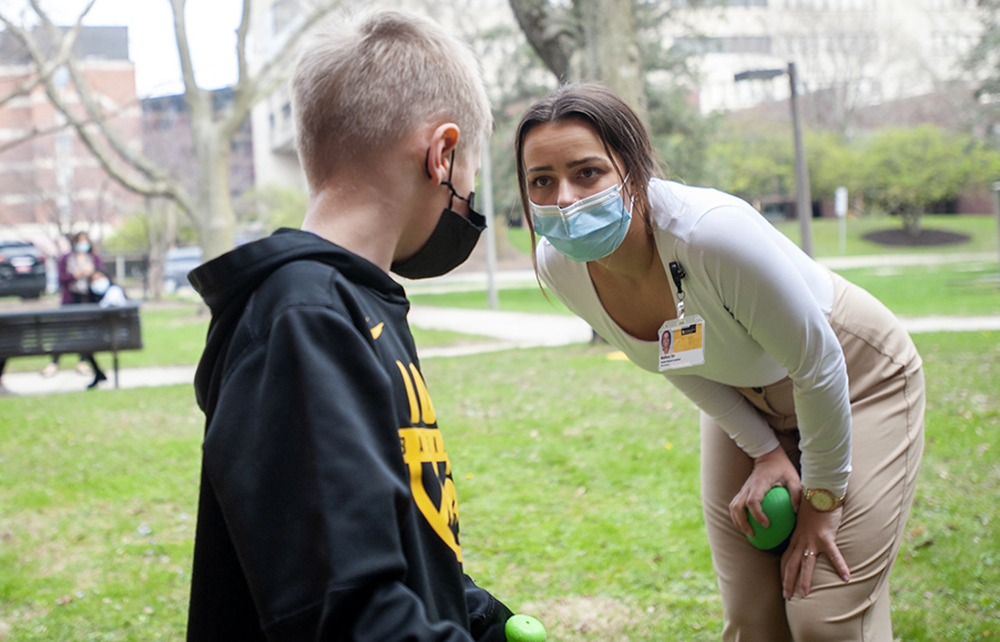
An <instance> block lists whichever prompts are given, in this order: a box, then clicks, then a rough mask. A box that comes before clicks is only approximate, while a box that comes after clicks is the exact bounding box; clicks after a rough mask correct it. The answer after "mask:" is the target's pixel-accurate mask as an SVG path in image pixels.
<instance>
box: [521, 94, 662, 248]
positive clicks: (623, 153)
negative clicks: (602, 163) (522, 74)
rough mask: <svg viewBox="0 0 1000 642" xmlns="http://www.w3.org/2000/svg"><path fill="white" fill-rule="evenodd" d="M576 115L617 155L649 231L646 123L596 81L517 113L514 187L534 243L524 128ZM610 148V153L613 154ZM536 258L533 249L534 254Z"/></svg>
mask: <svg viewBox="0 0 1000 642" xmlns="http://www.w3.org/2000/svg"><path fill="white" fill-rule="evenodd" d="M574 118H578V119H580V120H583V121H585V122H587V123H589V124H590V125H591V126H592V127H593V128H594V129H595V130H596V131H597V135H598V136H599V137H600V139H601V143H603V145H604V149H605V151H606V152H607V153H608V156H609V157H610V158H611V162H612V163H615V160H614V158H615V155H616V154H617V156H618V157H619V158H621V160H622V163H623V164H624V165H625V166H624V167H618V166H617V164H616V163H615V169H617V170H618V173H619V175H620V177H622V178H625V177H626V176H628V177H629V179H630V182H631V183H632V185H633V186H634V188H633V187H630V188H629V191H630V192H631V193H632V194H633V195H634V196H635V203H636V207H638V208H639V213H640V215H641V216H642V217H643V221H644V222H645V224H646V229H647V230H651V224H650V221H649V196H648V194H647V189H646V187H647V185H648V184H649V180H650V179H651V178H653V177H654V176H659V165H658V163H657V161H656V156H655V152H654V151H653V145H652V143H651V142H650V139H649V133H648V132H647V131H646V126H645V125H643V123H642V120H641V119H640V118H639V115H638V114H636V113H635V111H634V110H633V109H632V108H631V107H629V106H628V105H627V104H626V103H625V101H623V100H622V99H621V98H619V97H618V96H617V94H615V93H614V92H613V91H611V90H610V89H608V88H607V87H606V86H604V85H602V84H600V83H582V84H575V85H563V86H562V87H560V88H559V89H556V90H555V91H553V92H552V93H550V94H549V95H548V96H546V97H545V98H542V99H541V100H539V101H538V102H536V103H535V104H534V105H532V106H531V107H529V108H528V111H526V112H524V115H523V116H522V117H521V122H520V123H519V124H518V126H517V134H516V136H515V138H514V155H515V162H516V164H517V186H518V189H519V190H520V192H521V207H522V208H523V209H524V217H525V220H527V221H528V229H529V230H530V232H531V245H532V247H534V245H535V242H536V239H535V226H534V224H533V223H532V222H531V210H530V207H529V202H528V190H527V187H528V186H527V183H526V177H525V168H524V139H525V138H526V137H527V135H528V132H530V131H531V130H532V129H533V128H535V127H537V126H538V125H544V124H548V123H558V122H563V121H566V120H571V119H574ZM612 152H613V153H612ZM532 259H534V253H532Z"/></svg>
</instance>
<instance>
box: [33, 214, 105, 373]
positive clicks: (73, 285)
mask: <svg viewBox="0 0 1000 642" xmlns="http://www.w3.org/2000/svg"><path fill="white" fill-rule="evenodd" d="M72 240H73V243H72V247H71V248H70V251H69V252H67V253H66V254H63V255H62V256H61V257H60V258H59V263H58V269H59V291H60V293H61V295H62V304H63V305H73V304H76V303H89V302H90V299H91V296H90V277H91V276H92V275H93V274H94V272H96V271H97V270H103V269H104V262H103V261H102V260H101V257H99V256H98V255H97V254H95V253H94V246H93V244H92V243H91V242H90V235H88V234H87V233H86V232H82V231H81V232H77V233H76V234H75V235H74V236H73V239H72ZM60 356H61V355H59V354H53V355H52V362H51V363H49V364H48V365H47V366H45V368H43V369H42V376H43V377H51V376H52V375H54V374H55V373H56V372H57V371H58V370H59V357H60ZM88 363H90V364H91V365H93V363H94V356H93V355H91V354H83V353H81V354H80V362H79V363H78V364H77V366H76V370H77V372H79V373H80V374H90V373H91V369H90V368H88V367H87V364H88Z"/></svg>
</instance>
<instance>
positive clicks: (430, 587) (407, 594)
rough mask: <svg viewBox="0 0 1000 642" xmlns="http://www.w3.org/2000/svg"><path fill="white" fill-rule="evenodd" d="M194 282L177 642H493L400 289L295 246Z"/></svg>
mask: <svg viewBox="0 0 1000 642" xmlns="http://www.w3.org/2000/svg"><path fill="white" fill-rule="evenodd" d="M191 282H192V283H193V284H194V286H195V288H196V289H197V290H198V292H199V293H200V294H201V295H202V297H204V299H205V302H206V303H207V304H208V306H209V308H210V309H211V311H212V322H211V325H210V326H209V331H208V341H207V345H206V347H205V353H204V355H203V356H202V359H201V363H200V364H199V365H198V372H197V375H196V378H195V389H196V393H197V399H198V404H199V405H200V406H201V408H202V409H203V410H204V411H205V415H206V419H207V421H206V432H205V441H204V446H203V449H204V458H203V464H202V477H201V494H200V498H199V508H198V526H197V534H196V538H195V553H194V569H193V577H192V586H191V606H190V613H189V622H188V640H190V641H199V642H200V641H203V640H205V641H207V640H213V641H214V640H219V641H222V640H225V641H227V642H230V641H234V640H239V641H240V642H249V641H252V640H283V641H284V640H317V641H318V640H358V641H372V642H388V641H390V640H414V641H416V640H421V641H422V640H449V641H452V640H454V641H458V640H462V641H468V640H472V639H477V640H490V641H491V642H493V641H496V642H501V641H502V640H503V639H504V638H503V632H502V630H503V623H504V622H505V621H506V618H507V616H509V615H510V611H509V610H507V608H506V607H505V606H504V605H503V604H501V603H499V602H497V601H496V600H495V599H493V598H492V597H491V596H490V595H489V594H488V593H486V592H485V591H483V590H482V589H479V588H477V587H476V586H475V585H474V584H473V583H472V581H471V580H470V579H469V578H468V577H467V576H464V575H463V573H462V564H461V560H462V554H461V547H460V546H459V534H458V508H457V504H456V499H455V485H454V483H453V481H452V474H451V466H450V463H449V460H448V456H447V454H446V453H445V450H444V444H443V441H442V438H441V434H440V431H439V430H438V428H437V421H436V417H435V414H434V406H433V404H432V403H431V399H430V395H429V393H428V392H427V388H426V386H425V384H424V380H423V377H422V376H421V374H420V364H419V361H418V359H417V354H416V349H415V348H414V344H413V338H412V336H411V335H410V330H409V326H408V325H407V322H406V315H407V312H408V311H409V302H408V301H407V299H406V295H405V292H404V291H403V289H402V287H400V286H399V285H398V284H397V283H396V282H395V281H393V280H392V279H391V278H390V277H389V276H388V275H387V274H385V273H384V272H383V271H382V270H380V269H379V268H378V267H377V266H375V265H373V264H372V263H370V262H368V261H366V260H364V259H362V258H360V257H358V256H356V255H354V254H351V253H350V252H348V251H346V250H344V249H342V248H340V247H338V246H336V245H334V244H332V243H330V242H328V241H326V240H324V239H322V238H320V237H318V236H315V235H313V234H309V233H307V232H301V231H297V230H280V231H279V232H277V233H275V234H274V235H273V236H271V237H269V238H266V239H263V240H261V241H257V242H255V243H251V244H248V245H244V246H242V247H239V248H237V249H235V250H233V251H232V252H229V253H228V254H225V255H223V256H221V257H219V258H218V259H215V260H214V261H211V262H209V263H207V264H205V265H203V266H202V267H200V268H198V269H197V270H195V271H194V272H193V273H192V275H191Z"/></svg>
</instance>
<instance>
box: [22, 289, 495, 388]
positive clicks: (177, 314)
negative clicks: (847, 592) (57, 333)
mask: <svg viewBox="0 0 1000 642" xmlns="http://www.w3.org/2000/svg"><path fill="white" fill-rule="evenodd" d="M140 315H141V323H142V343H143V349H142V350H128V351H125V352H121V353H119V355H118V362H119V367H121V368H147V367H153V366H184V365H190V364H194V363H198V359H200V358H201V351H202V350H203V349H204V348H205V336H206V334H207V332H208V316H207V315H201V314H199V313H198V307H197V306H196V305H195V304H193V303H174V302H171V303H167V304H156V303H148V304H145V305H144V306H143V307H142V308H140ZM413 339H414V341H415V342H416V344H417V345H418V346H419V347H431V346H439V345H449V344H452V343H455V342H457V341H464V342H472V341H489V340H490V339H487V338H484V337H475V336H470V335H464V334H457V333H454V332H444V331H440V330H421V329H420V328H413ZM49 361H50V359H49V357H23V358H18V359H11V360H10V361H8V362H7V369H6V371H7V372H36V371H39V370H41V369H42V368H44V367H45V365H46V364H47V363H48V362H49ZM76 361H77V357H76V356H75V355H66V356H64V357H62V359H61V360H60V366H61V367H63V368H72V367H74V365H75V363H76ZM97 361H98V363H99V364H100V365H101V367H102V368H104V369H107V368H109V367H110V366H111V355H110V354H106V353H98V355H97Z"/></svg>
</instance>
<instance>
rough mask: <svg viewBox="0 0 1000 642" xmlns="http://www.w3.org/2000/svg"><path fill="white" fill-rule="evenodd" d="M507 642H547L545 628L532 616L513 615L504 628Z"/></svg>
mask: <svg viewBox="0 0 1000 642" xmlns="http://www.w3.org/2000/svg"><path fill="white" fill-rule="evenodd" d="M503 632H504V634H505V635H506V636H507V642H545V627H544V626H542V623H541V622H539V621H538V620H536V619H535V618H533V617H531V616H530V615H513V616H511V617H510V619H508V620H507V624H506V625H505V626H504V630H503Z"/></svg>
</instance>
